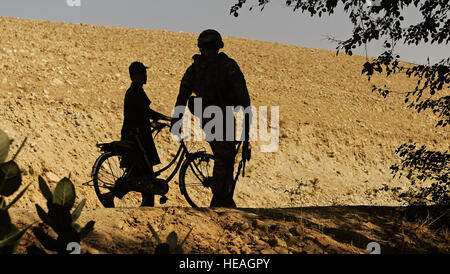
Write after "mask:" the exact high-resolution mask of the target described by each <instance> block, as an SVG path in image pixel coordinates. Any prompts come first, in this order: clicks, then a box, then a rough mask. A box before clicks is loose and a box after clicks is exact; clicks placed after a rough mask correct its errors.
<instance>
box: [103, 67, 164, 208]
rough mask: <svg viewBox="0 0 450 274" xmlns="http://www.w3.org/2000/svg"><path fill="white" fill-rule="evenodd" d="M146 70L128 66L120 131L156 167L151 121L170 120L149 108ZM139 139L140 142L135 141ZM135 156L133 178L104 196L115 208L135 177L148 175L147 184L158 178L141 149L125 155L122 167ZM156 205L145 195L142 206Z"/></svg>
mask: <svg viewBox="0 0 450 274" xmlns="http://www.w3.org/2000/svg"><path fill="white" fill-rule="evenodd" d="M147 68H148V67H146V66H144V64H142V63H140V62H133V63H132V64H131V65H130V67H129V72H130V78H131V81H132V83H131V86H130V88H129V89H128V90H127V92H126V94H125V100H124V120H123V126H122V131H121V135H122V138H121V139H122V140H129V141H133V142H136V141H137V140H139V142H140V143H141V144H142V146H143V148H144V150H145V152H146V154H147V159H148V160H149V161H150V164H151V165H152V166H154V165H157V164H159V163H161V162H160V159H159V156H158V152H157V150H156V146H155V143H154V141H153V136H152V134H151V123H150V120H154V121H157V120H161V119H162V120H166V121H171V118H170V117H168V116H165V115H163V114H161V113H158V112H156V111H154V110H152V109H151V108H150V103H151V101H150V100H149V98H148V97H147V95H146V94H145V91H144V89H143V88H142V86H143V85H145V84H146V83H147ZM136 137H137V138H138V139H136ZM136 157H140V159H139V160H138V163H139V165H138V166H137V167H133V174H130V176H131V178H132V179H131V180H130V181H127V182H121V181H118V182H116V186H115V188H114V189H113V190H112V192H111V193H108V194H106V195H105V198H106V200H107V201H108V202H111V203H112V204H111V206H114V204H113V199H114V196H116V197H118V198H122V197H123V196H124V195H125V194H126V193H127V192H128V191H129V190H130V188H129V184H130V183H131V184H132V183H133V182H132V181H133V179H134V178H143V177H144V176H145V178H146V179H147V180H148V181H147V182H144V183H153V179H154V178H155V176H154V173H153V169H152V168H148V166H147V164H146V160H145V159H144V155H142V154H141V153H140V152H139V151H138V150H136V151H135V153H134V154H132V155H126V157H123V161H122V163H121V165H122V167H125V168H129V167H130V164H131V162H134V161H136V160H135V159H136ZM113 195H114V196H113ZM153 205H154V195H153V194H151V193H143V201H142V204H141V206H153Z"/></svg>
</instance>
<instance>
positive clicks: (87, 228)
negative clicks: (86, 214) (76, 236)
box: [80, 221, 95, 239]
mask: <svg viewBox="0 0 450 274" xmlns="http://www.w3.org/2000/svg"><path fill="white" fill-rule="evenodd" d="M94 224H95V222H94V221H89V222H88V223H87V224H86V225H85V226H84V227H83V228H82V229H81V230H80V239H83V238H85V237H86V236H87V235H88V234H89V233H91V231H92V230H94Z"/></svg>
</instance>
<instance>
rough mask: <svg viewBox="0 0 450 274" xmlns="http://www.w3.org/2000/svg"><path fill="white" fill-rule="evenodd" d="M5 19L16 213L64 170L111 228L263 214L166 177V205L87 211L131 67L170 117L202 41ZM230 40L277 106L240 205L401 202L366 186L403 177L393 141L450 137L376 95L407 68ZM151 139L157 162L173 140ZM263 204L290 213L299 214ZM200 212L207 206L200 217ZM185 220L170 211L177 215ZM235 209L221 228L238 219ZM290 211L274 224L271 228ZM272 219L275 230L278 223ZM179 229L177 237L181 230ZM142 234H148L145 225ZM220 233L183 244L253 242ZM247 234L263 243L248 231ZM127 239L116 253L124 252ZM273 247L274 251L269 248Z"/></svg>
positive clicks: (259, 102) (0, 121)
mask: <svg viewBox="0 0 450 274" xmlns="http://www.w3.org/2000/svg"><path fill="white" fill-rule="evenodd" d="M0 25H1V26H2V35H1V37H0V105H1V106H2V107H1V108H0V128H1V129H2V130H4V131H5V132H6V133H7V134H8V135H9V136H10V137H11V138H13V139H15V142H14V145H13V150H14V149H17V147H18V146H19V144H20V141H21V140H23V138H25V137H28V145H27V146H25V148H24V149H23V150H22V152H21V154H20V155H19V157H18V159H17V162H18V163H19V165H20V166H21V168H23V169H24V172H25V173H24V183H25V184H28V183H32V184H31V186H30V188H29V189H28V191H27V192H26V194H25V195H24V197H23V198H22V199H21V200H20V201H19V202H18V203H17V205H16V207H19V208H25V209H27V210H28V211H24V212H23V214H24V215H27V214H32V212H34V204H35V203H39V204H41V205H44V204H45V202H44V199H43V197H42V195H41V194H40V192H39V190H38V183H37V176H38V175H43V176H44V177H45V178H46V179H47V180H48V181H49V182H50V184H51V186H52V187H54V186H55V183H56V181H57V180H58V179H60V178H62V177H64V176H68V175H69V174H70V175H71V179H72V181H73V182H74V184H75V186H76V190H77V199H78V200H80V199H83V198H86V199H87V203H86V207H87V208H89V209H91V210H90V211H87V212H88V213H86V214H84V215H85V216H86V215H88V216H92V218H94V219H96V220H97V221H98V224H97V228H98V229H100V230H102V229H108V226H105V227H103V226H102V225H101V224H102V222H103V221H105V222H107V220H106V218H105V217H107V216H111V217H112V219H114V220H116V219H118V218H122V217H124V218H125V216H132V215H133V214H136V218H138V219H140V218H141V217H142V218H143V219H144V220H147V219H151V218H150V217H156V216H159V217H158V218H161V213H163V212H166V211H173V212H174V213H173V214H175V215H176V214H178V213H176V212H179V214H182V216H183V218H184V217H188V219H189V220H190V221H192V222H195V220H194V219H195V218H200V219H201V220H202V221H201V222H200V221H199V223H198V227H197V228H196V229H198V230H202V229H201V228H200V226H202V225H204V226H205V227H206V226H207V225H208V224H210V223H211V225H212V222H213V221H214V220H215V219H216V220H218V219H220V218H218V217H219V216H221V215H223V216H230V218H232V219H233V218H234V216H235V215H236V214H237V215H242V216H241V219H245V217H244V216H245V215H246V214H250V215H252V214H259V213H260V212H263V210H262V209H261V210H256V209H255V210H231V211H221V210H218V211H212V210H206V209H205V210H204V211H202V210H199V211H194V210H191V209H181V208H178V207H183V206H188V204H187V202H186V201H185V200H184V198H183V197H182V196H181V194H180V192H179V190H178V186H177V181H178V178H177V177H175V179H174V180H173V181H172V182H171V183H170V186H171V190H170V192H169V194H168V197H169V201H168V202H167V204H166V205H164V206H169V207H168V208H167V209H166V208H156V209H154V210H142V211H140V210H131V209H123V210H117V211H114V210H98V211H97V210H94V209H95V208H99V207H101V205H100V203H99V202H98V200H97V198H96V196H95V194H94V190H93V189H92V188H91V187H87V186H83V185H82V184H83V183H84V182H86V181H89V180H90V171H91V167H92V165H93V163H94V161H95V159H96V158H97V157H98V156H99V151H98V150H97V149H96V147H95V144H96V143H99V142H109V141H113V140H118V139H119V138H120V129H121V124H122V119H123V98H124V94H125V91H126V89H127V88H128V86H129V83H130V81H129V79H128V71H127V69H128V65H129V64H130V63H131V62H132V61H135V60H139V61H142V62H143V63H144V64H146V65H148V66H150V68H149V71H148V72H149V81H148V84H147V85H146V86H144V89H145V90H146V92H147V94H148V96H149V98H150V99H151V100H152V107H153V108H154V109H156V110H157V111H160V112H163V113H165V114H167V115H170V114H171V110H172V107H173V105H174V103H175V100H176V96H177V93H178V89H179V82H180V80H181V77H182V75H183V73H184V71H185V69H186V68H187V67H188V66H189V65H190V64H191V62H192V59H191V57H192V55H193V54H195V53H196V52H197V48H196V38H197V35H196V34H189V33H176V32H168V31H152V30H143V29H125V28H117V27H103V26H92V25H84V24H66V23H53V22H46V21H37V20H24V19H14V18H6V17H0ZM224 42H225V48H224V51H225V52H226V53H227V54H228V55H229V56H230V57H232V58H234V59H235V60H236V61H237V62H238V63H239V65H240V66H241V69H242V71H243V72H244V74H245V76H246V80H247V84H248V88H249V92H250V96H251V99H252V104H253V105H254V106H256V107H260V106H268V107H269V109H270V106H279V114H280V125H279V137H280V144H279V148H278V150H277V151H276V152H272V153H263V152H261V151H260V147H261V145H263V144H265V143H266V142H264V141H254V142H252V147H253V154H252V161H251V162H250V163H249V165H248V167H247V177H245V178H242V179H240V181H239V182H238V185H237V187H236V192H235V200H236V203H237V204H238V206H239V207H243V208H294V207H304V206H331V205H368V206H369V205H372V206H373V205H384V206H386V205H392V206H395V205H398V202H397V201H396V200H395V198H394V197H391V196H390V195H388V194H386V193H383V192H374V191H373V190H374V189H377V188H380V187H381V186H382V185H383V184H389V185H390V186H400V187H405V186H406V185H407V184H406V183H405V182H402V181H398V180H393V179H392V176H391V174H390V170H389V166H390V165H391V164H393V163H394V162H396V161H397V160H398V159H397V157H396V156H395V155H394V151H395V149H396V147H397V146H399V145H400V144H402V143H405V142H417V143H419V144H424V145H427V146H428V147H430V148H434V149H444V150H445V149H447V148H448V147H449V135H448V132H447V131H445V130H443V129H442V128H435V127H433V124H434V123H435V119H434V118H435V117H434V116H433V115H432V114H431V113H429V112H425V113H421V114H417V113H416V112H415V111H413V110H410V109H407V108H406V107H405V104H404V103H403V96H404V95H403V94H393V95H392V96H389V97H388V98H387V99H383V98H381V97H380V96H379V95H376V94H372V93H371V92H370V90H371V85H372V84H373V83H377V84H380V85H383V84H386V85H388V86H389V87H392V88H394V89H397V90H407V89H408V90H409V89H411V88H412V87H413V86H414V82H413V81H411V80H409V79H408V78H406V77H403V76H395V77H391V78H388V79H385V78H377V79H374V81H373V83H372V82H368V81H367V78H366V77H365V76H362V75H361V69H362V64H363V63H364V62H365V61H366V59H365V57H362V56H352V57H350V56H346V55H343V54H341V55H339V56H336V54H335V52H334V51H327V50H320V49H311V48H304V47H295V46H288V45H282V44H277V43H268V42H260V41H252V40H247V39H240V38H232V37H224ZM269 131H270V130H269ZM157 146H158V149H159V153H160V157H161V159H162V161H163V163H167V161H168V160H169V159H170V157H171V156H172V155H173V154H174V152H175V151H176V148H177V144H176V143H175V142H174V141H172V140H171V139H170V138H169V137H167V136H166V137H163V138H158V140H157ZM158 206H159V205H158ZM17 210H19V209H17ZM318 210H320V209H318ZM17 212H19V211H17ZM205 212H206V213H205ZM264 212H265V211H264ZM271 212H272V213H270V214H275V215H276V214H278V213H279V214H281V216H287V215H289V214H291V213H290V212H293V213H292V214H294V215H295V214H300V213H299V212H303V211H302V210H294V209H292V210H287V209H286V210H274V211H271ZM173 214H172V215H173ZM202 214H207V215H205V216H206V217H208V218H206V220H208V221H207V222H205V223H203V221H204V220H205V218H204V217H205V216H203V215H202ZM24 215H23V216H24ZM197 215H198V216H197ZM369 215H370V214H369ZM29 216H30V218H33V217H31V215H29ZM252 216H253V215H252ZM179 217H180V218H179V219H176V218H174V219H173V220H178V221H176V222H180V220H183V218H181V215H180V216H179ZM127 218H128V217H127ZM252 218H253V217H252ZM255 218H256V217H255ZM286 218H288V217H286ZM104 219H105V220H104ZM108 219H109V217H108ZM156 219H157V218H156ZM200 219H199V220H200ZM238 219H239V218H236V220H235V219H233V220H234V221H233V222H230V223H229V225H230V226H232V225H233V223H237V225H241V220H238ZM284 221H286V220H278V221H275V224H274V225H275V226H277V225H278V224H281V223H282V222H284ZM127 222H128V221H127ZM141 222H144V221H141ZM263 222H264V221H263ZM289 222H291V221H289ZM312 222H314V221H312ZM252 223H253V221H251V222H247V225H248V226H251V225H252ZM117 224H119V223H117ZM117 224H116V225H117ZM156 224H157V223H156ZM293 224H294V222H293V221H292V225H293ZM108 225H109V224H108ZM223 225H224V221H221V225H217V229H218V230H217V231H215V232H214V231H213V232H210V233H212V234H214V233H216V234H217V233H218V231H219V230H220V231H222V229H225V231H233V228H232V227H229V228H224V227H223ZM127 226H128V225H127ZM267 226H268V227H269V229H270V227H271V226H272V224H267ZM130 227H131V228H130V229H131V230H133V231H135V230H136V231H141V232H142V233H144V231H146V228H145V227H144V226H142V227H141V226H134V225H131V226H130ZM212 227H214V226H212ZM109 229H110V227H109ZM131 230H130V231H131ZM204 230H206V228H205V229H204ZM177 231H179V233H180V234H181V235H183V234H185V233H183V232H187V227H185V228H182V227H180V230H177ZM284 232H285V233H288V232H287V231H284ZM284 232H283V233H284ZM105 233H106V232H105ZM108 233H113V232H112V231H111V232H108ZM145 233H147V234H146V237H148V232H145ZM230 233H237V232H230ZM255 233H256V232H255ZM212 234H211V235H212ZM110 235H112V234H110ZM201 235H202V234H201V233H200V234H198V235H197V237H201ZM122 236H123V237H125V236H124V235H122ZM216 236H218V235H212V236H211V238H205V239H210V240H211V241H209V240H205V241H209V242H208V244H205V245H204V246H203V245H201V246H199V247H194V246H190V247H189V248H190V249H191V250H192V251H193V252H201V251H217V250H231V251H236V249H240V250H241V251H243V250H244V248H245V247H244V246H245V245H248V243H247V242H248V241H249V239H250V238H249V239H245V240H244V239H243V240H242V245H241V244H237V246H236V245H235V246H232V245H231V244H230V245H229V244H228V243H227V240H226V239H223V242H220V241H218V243H217V245H218V246H216V245H215V241H216V240H217V239H216V238H215V237H216ZM93 237H94V238H95V237H96V236H95V235H94V236H93ZM99 237H100V236H99ZM101 237H103V236H101ZM104 237H106V238H105V239H109V238H108V237H110V236H104ZM111 237H113V236H111ZM227 237H228V236H227ZM233 237H234V234H233ZM344 237H345V236H344ZM142 239H143V238H142ZM214 239H215V240H214ZM267 240H268V241H269V240H270V239H267ZM99 241H100V242H101V240H99ZM124 241H125V239H124ZM283 241H285V240H283ZM327 241H330V242H332V240H331V239H327ZM238 242H239V241H238ZM280 242H281V241H280ZM255 243H256V244H257V245H258V242H256V240H255ZM281 243H282V242H281ZM128 244H130V243H129V242H127V245H128ZM319 244H320V243H319ZM132 246H133V245H131V244H130V245H129V248H130V249H127V248H128V247H124V248H125V249H123V250H121V249H119V250H121V251H123V252H128V250H131V248H132ZM261 246H262V244H261ZM277 246H280V247H281V248H284V249H280V250H283V251H282V252H285V251H286V248H287V250H289V245H287V247H286V246H285V245H284V244H280V245H277ZM92 247H93V248H94V249H97V250H99V251H101V252H110V251H111V252H112V251H114V250H109V249H107V248H106V247H104V248H100V247H96V246H95V244H93V243H92ZM337 247H339V248H342V250H344V251H346V252H361V247H358V248H355V247H354V246H353V247H350V246H345V245H340V244H336V248H337ZM249 248H250V250H251V251H255V249H254V248H252V247H249ZM264 248H266V246H264ZM267 248H271V249H272V250H275V247H273V246H272V247H267ZM302 248H303V247H302ZM298 250H300V249H298ZM320 250H324V249H320ZM231 251H230V252H231ZM243 252H247V251H243Z"/></svg>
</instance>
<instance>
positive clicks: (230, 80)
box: [172, 29, 251, 207]
mask: <svg viewBox="0 0 450 274" xmlns="http://www.w3.org/2000/svg"><path fill="white" fill-rule="evenodd" d="M223 46H224V44H223V41H222V37H221V35H220V34H219V33H218V32H217V31H216V30H211V29H209V30H205V31H203V32H202V33H201V34H200V35H199V37H198V47H199V49H200V53H201V55H199V54H196V55H194V56H193V57H192V58H193V59H194V62H193V64H192V65H191V66H190V67H189V68H188V69H187V70H186V72H185V74H184V76H183V78H182V80H181V84H180V91H179V94H178V97H177V102H176V105H175V106H185V105H186V103H187V101H188V100H189V98H190V96H191V94H192V93H195V95H197V96H198V97H201V98H202V107H203V108H206V107H207V106H212V105H215V106H218V107H220V109H221V110H222V113H223V116H224V117H223V118H224V121H223V130H222V132H223V133H224V135H223V139H222V140H223V141H217V140H214V141H210V142H209V144H210V146H211V149H212V151H213V154H214V160H215V163H214V170H213V187H212V192H213V198H212V200H211V205H210V206H211V207H236V204H235V202H234V200H233V193H234V186H235V185H234V184H235V181H234V178H233V170H234V158H235V156H236V144H237V142H236V141H229V140H226V133H225V130H234V129H230V128H228V129H227V128H226V127H225V125H226V124H228V123H227V121H226V119H225V116H226V115H225V113H226V112H225V107H226V106H242V107H244V108H246V107H248V106H250V96H249V94H248V90H247V85H246V82H245V78H244V75H243V73H242V72H241V70H240V68H239V66H238V64H237V63H236V62H235V61H234V60H233V59H231V58H229V57H228V56H227V55H226V54H225V53H223V52H220V53H219V50H220V49H221V48H223ZM250 116H251V115H250ZM245 118H246V119H245V131H244V132H243V134H245V140H246V141H245V142H244V145H243V157H244V158H246V159H247V160H250V150H249V147H248V140H249V130H250V122H251V117H247V116H246V117H245ZM232 119H233V121H232V123H233V124H234V116H233V118H232ZM207 121H208V120H207V119H205V118H203V124H202V128H203V126H204V124H205V122H207ZM176 122H177V120H176V118H174V120H173V121H172V125H173V124H174V123H176ZM216 130H217V129H216ZM233 136H234V133H233Z"/></svg>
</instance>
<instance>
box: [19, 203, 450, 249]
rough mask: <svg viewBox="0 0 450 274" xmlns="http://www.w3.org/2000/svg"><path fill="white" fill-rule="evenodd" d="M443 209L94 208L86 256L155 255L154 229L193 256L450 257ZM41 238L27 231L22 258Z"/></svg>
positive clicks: (86, 216) (87, 215)
mask: <svg viewBox="0 0 450 274" xmlns="http://www.w3.org/2000/svg"><path fill="white" fill-rule="evenodd" d="M442 212H445V210H444V211H443V210H442V209H439V208H433V209H423V208H422V209H416V210H407V209H406V208H396V207H356V206H355V207H345V206H344V207H342V206H339V207H312V208H308V207H306V208H279V209H250V208H248V209H245V208H240V209H209V208H200V209H198V208H197V209H195V208H184V207H159V208H145V209H132V208H121V209H92V210H87V211H85V212H83V214H82V216H81V218H80V220H79V221H78V223H80V224H83V225H84V224H85V223H86V222H87V221H90V220H94V221H95V222H96V223H95V226H94V228H95V229H94V231H93V232H92V233H91V234H90V235H89V236H88V237H87V238H86V239H85V240H83V242H82V245H81V249H82V252H89V253H94V254H97V253H107V254H110V253H114V254H116V253H120V254H147V253H153V252H154V250H155V246H156V241H155V239H154V238H153V236H152V234H151V232H150V229H149V228H148V224H151V225H152V227H154V229H155V230H156V231H157V233H158V235H159V237H160V238H161V239H162V240H164V239H165V238H166V237H167V235H168V234H169V233H170V232H172V231H176V232H177V234H178V237H179V238H180V239H184V237H186V235H187V234H188V233H189V231H190V230H191V229H192V231H191V233H190V234H189V236H188V239H187V241H186V243H185V245H184V246H183V249H184V251H185V252H186V253H188V254H211V253H214V254H341V253H346V254H367V253H370V252H371V251H368V250H367V245H368V244H369V243H371V242H376V243H378V244H379V245H380V247H381V250H380V252H381V253H383V254H389V253H448V252H449V240H448V234H447V232H446V231H445V230H441V231H440V232H439V233H436V232H435V231H434V230H432V229H430V224H431V223H432V222H434V223H435V224H436V223H437V222H441V223H442V222H444V223H445V222H448V218H449V215H447V216H443V215H442ZM11 215H12V216H14V218H13V221H15V222H16V223H19V225H20V226H21V227H23V226H25V225H29V224H31V223H33V222H35V221H39V220H38V219H37V216H36V214H33V213H30V211H29V210H25V209H14V210H13V211H12V214H11ZM32 243H34V244H37V245H39V243H38V242H37V241H36V238H35V237H34V236H33V235H32V234H31V232H27V233H26V234H25V236H24V238H23V240H22V241H21V245H20V247H19V249H18V252H25V249H26V247H27V246H29V245H31V244H32Z"/></svg>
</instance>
